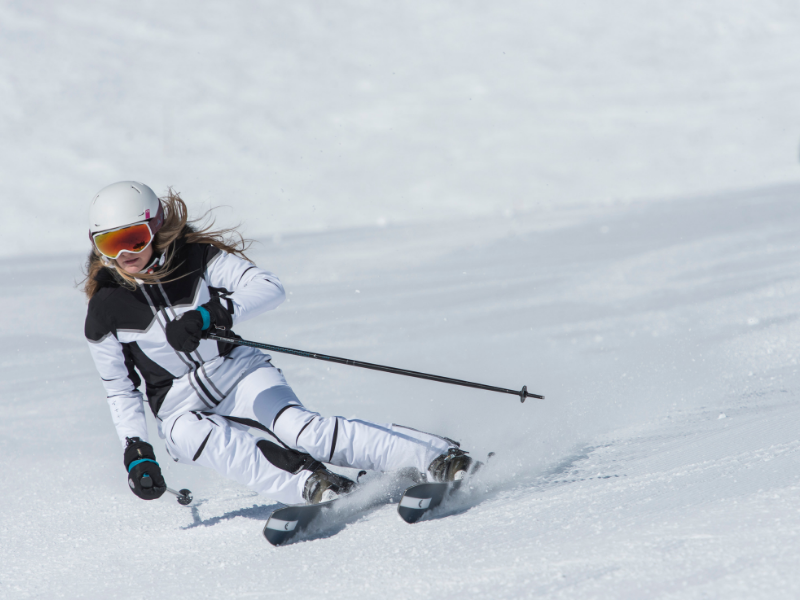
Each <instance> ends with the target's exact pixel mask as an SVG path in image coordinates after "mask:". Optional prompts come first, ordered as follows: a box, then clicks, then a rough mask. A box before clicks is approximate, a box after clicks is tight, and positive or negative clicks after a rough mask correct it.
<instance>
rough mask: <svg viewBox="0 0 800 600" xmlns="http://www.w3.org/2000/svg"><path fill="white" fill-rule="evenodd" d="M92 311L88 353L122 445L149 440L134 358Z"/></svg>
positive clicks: (86, 329) (87, 321) (87, 339)
mask: <svg viewBox="0 0 800 600" xmlns="http://www.w3.org/2000/svg"><path fill="white" fill-rule="evenodd" d="M89 311H90V313H89V315H87V317H86V327H85V334H86V341H87V342H89V352H90V353H91V355H92V359H94V365H95V367H96V368H97V371H98V373H100V378H101V379H102V380H103V386H104V387H105V388H106V395H107V397H108V405H109V407H110V408H111V419H112V420H113V422H114V426H115V427H116V429H117V435H118V436H119V439H120V442H122V447H123V448H125V438H133V437H138V438H140V439H141V440H143V441H147V439H148V438H147V421H146V419H145V415H144V407H143V405H142V393H141V392H140V391H139V390H138V387H139V385H140V383H141V379H140V378H139V375H138V374H137V373H136V371H135V370H134V365H133V358H132V357H131V356H130V353H129V352H128V349H127V347H126V346H125V345H124V344H121V343H120V342H119V340H117V338H116V337H114V334H113V333H112V332H111V331H108V330H107V328H106V327H103V326H102V325H101V324H100V323H99V322H98V320H97V319H96V318H94V317H93V315H92V306H91V304H90V307H89ZM104 330H105V331H104Z"/></svg>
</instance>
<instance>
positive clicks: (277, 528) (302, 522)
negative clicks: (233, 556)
mask: <svg viewBox="0 0 800 600" xmlns="http://www.w3.org/2000/svg"><path fill="white" fill-rule="evenodd" d="M340 500H342V498H336V499H335V500H329V501H328V502H320V503H319V504H296V505H291V506H285V507H283V508H279V509H277V510H275V511H274V512H273V513H272V514H271V515H270V516H269V519H268V520H267V523H266V524H265V525H264V537H265V538H267V541H268V542H269V543H270V544H272V545H273V546H280V545H281V544H284V543H286V542H288V541H289V540H291V539H292V538H293V537H295V536H296V535H297V534H299V533H302V532H304V531H306V529H308V526H309V525H310V524H311V522H312V521H313V520H314V519H315V518H316V517H317V516H318V515H319V514H320V513H323V512H326V511H329V510H331V508H332V506H333V505H334V504H336V503H337V502H339V501H340Z"/></svg>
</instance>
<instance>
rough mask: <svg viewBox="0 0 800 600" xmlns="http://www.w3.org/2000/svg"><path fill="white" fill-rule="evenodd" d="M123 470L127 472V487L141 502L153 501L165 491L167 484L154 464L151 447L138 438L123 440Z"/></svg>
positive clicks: (156, 464)
mask: <svg viewBox="0 0 800 600" xmlns="http://www.w3.org/2000/svg"><path fill="white" fill-rule="evenodd" d="M125 439H127V440H128V445H127V446H126V447H125V468H126V469H127V470H128V485H129V486H131V491H132V492H133V493H134V494H136V495H137V496H139V498H141V499H142V500H155V499H156V498H160V497H161V495H162V494H163V493H164V492H166V491H167V484H166V482H165V481H164V477H163V476H162V475H161V467H159V466H158V463H157V462H156V455H155V453H154V452H153V447H152V446H151V445H150V444H148V443H147V442H143V441H142V440H141V439H139V438H138V437H134V438H125Z"/></svg>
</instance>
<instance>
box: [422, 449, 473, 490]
mask: <svg viewBox="0 0 800 600" xmlns="http://www.w3.org/2000/svg"><path fill="white" fill-rule="evenodd" d="M470 467H472V457H470V456H469V455H468V454H467V453H466V452H465V451H464V450H461V449H460V448H455V447H453V448H450V449H449V450H448V451H447V452H445V453H444V454H442V455H441V456H439V457H438V458H435V459H434V460H433V462H432V463H431V464H430V465H429V466H428V480H429V481H432V482H437V483H446V482H450V481H459V480H461V479H464V477H466V476H467V475H468V474H469V473H470Z"/></svg>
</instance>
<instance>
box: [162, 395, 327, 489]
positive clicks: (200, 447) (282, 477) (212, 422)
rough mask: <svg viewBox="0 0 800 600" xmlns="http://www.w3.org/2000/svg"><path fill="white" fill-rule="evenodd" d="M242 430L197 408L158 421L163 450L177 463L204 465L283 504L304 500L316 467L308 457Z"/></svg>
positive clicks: (316, 464) (244, 429) (238, 426)
mask: <svg viewBox="0 0 800 600" xmlns="http://www.w3.org/2000/svg"><path fill="white" fill-rule="evenodd" d="M246 430H247V427H245V426H242V425H239V424H237V423H231V422H229V421H228V420H227V419H224V418H222V417H220V416H218V415H209V414H205V413H201V412H198V411H194V412H187V413H183V414H181V415H178V416H177V417H175V418H173V419H170V420H169V421H168V422H167V423H165V424H164V432H165V434H166V444H167V450H168V451H169V453H170V454H171V455H172V457H173V458H174V459H176V460H178V461H179V462H182V463H185V464H196V465H201V466H204V467H209V468H211V469H214V470H215V471H217V472H218V473H219V474H221V475H224V476H225V477H227V478H229V479H233V480H234V481H238V482H239V483H241V484H243V485H245V486H247V487H249V488H250V489H252V490H255V491H256V492H258V493H259V494H263V495H265V496H268V497H269V498H272V499H274V500H277V501H279V502H283V503H285V504H302V503H303V502H305V501H306V500H305V498H304V497H303V490H304V487H305V483H306V480H307V479H308V478H309V476H310V475H311V474H312V471H313V470H314V469H316V468H319V467H321V466H322V465H320V464H319V463H318V462H316V461H314V460H313V459H311V457H309V456H308V455H304V454H301V453H299V452H293V451H291V450H286V449H285V448H282V447H280V446H278V445H277V444H273V443H272V442H268V441H266V440H259V439H258V438H255V437H253V436H252V435H250V434H249V433H248V432H247V431H246Z"/></svg>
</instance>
